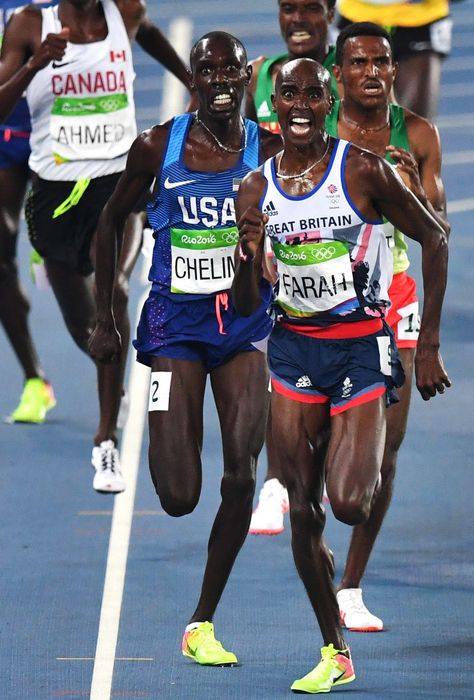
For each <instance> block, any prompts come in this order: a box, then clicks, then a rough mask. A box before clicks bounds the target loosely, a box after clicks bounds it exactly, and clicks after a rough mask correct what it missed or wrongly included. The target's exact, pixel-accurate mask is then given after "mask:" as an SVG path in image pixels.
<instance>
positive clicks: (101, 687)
mask: <svg viewBox="0 0 474 700" xmlns="http://www.w3.org/2000/svg"><path fill="white" fill-rule="evenodd" d="M191 34H192V25H191V23H190V22H189V20H188V19H186V18H176V20H175V21H174V22H172V23H171V25H170V29H169V34H168V38H169V40H170V43H171V44H172V45H173V46H174V47H175V48H176V50H177V52H178V53H179V54H180V55H181V56H183V54H185V53H186V52H189V43H188V45H185V44H184V43H183V40H184V41H188V42H190V37H191ZM174 93H175V91H174V89H173V92H172V93H171V92H169V91H165V92H164V93H163V96H164V100H166V101H168V100H170V101H171V104H172V106H173V109H174V110H175V113H177V112H180V111H182V107H183V105H182V104H179V105H178V101H177V99H176V95H175V94H174ZM178 94H180V93H179V91H178ZM165 112H166V108H165V107H162V114H165ZM148 264H149V263H148V261H147V260H146V259H145V260H144V262H143V265H144V266H148ZM145 297H146V292H145V293H144V294H143V296H142V298H141V299H140V302H139V305H138V309H137V312H138V313H137V318H138V314H139V313H140V310H141V307H142V305H143V303H144V300H145ZM149 374H150V372H149V370H148V369H147V368H145V367H144V366H143V365H140V364H139V363H138V362H133V365H132V370H131V376H130V383H129V393H130V412H129V416H128V420H127V423H126V425H125V430H124V433H123V439H122V448H121V461H122V464H123V465H124V477H125V480H126V483H127V488H126V490H125V492H124V493H123V494H121V495H120V496H116V497H115V501H114V509H113V516H112V524H111V528H110V540H109V551H108V555H107V566H106V572H105V581H104V590H103V594H102V606H101V611H100V620H99V631H98V635H97V646H96V652H95V661H94V669H93V672H92V683H91V693H90V700H110V698H111V693H112V680H113V674H114V663H115V652H116V649H117V639H118V631H119V623H120V612H121V607H122V599H123V590H124V585H125V574H126V569H127V557H128V548H129V542H130V531H131V527H132V519H133V508H134V502H135V491H136V485H137V478H138V468H139V463H140V451H141V446H142V441H143V429H144V424H145V413H146V403H147V395H148V385H149Z"/></svg>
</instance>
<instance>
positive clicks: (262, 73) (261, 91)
mask: <svg viewBox="0 0 474 700" xmlns="http://www.w3.org/2000/svg"><path fill="white" fill-rule="evenodd" d="M285 58H288V54H287V53H279V54H275V55H274V56H269V58H266V59H265V61H264V62H263V63H262V65H261V66H260V70H259V71H258V75H257V84H256V86H255V98H254V102H255V104H257V105H260V104H261V103H262V102H263V101H264V100H268V98H269V94H268V81H270V94H271V93H272V92H273V86H272V84H271V79H272V76H271V71H272V68H273V66H274V65H275V63H278V61H282V60H283V59H285ZM268 108H269V109H271V105H268Z"/></svg>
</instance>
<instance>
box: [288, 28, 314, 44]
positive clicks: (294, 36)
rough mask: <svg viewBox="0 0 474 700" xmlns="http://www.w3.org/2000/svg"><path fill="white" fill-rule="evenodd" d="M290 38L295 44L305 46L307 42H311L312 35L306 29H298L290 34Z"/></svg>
mask: <svg viewBox="0 0 474 700" xmlns="http://www.w3.org/2000/svg"><path fill="white" fill-rule="evenodd" d="M288 38H289V39H290V40H291V41H292V42H293V43H294V44H304V43H305V42H306V41H310V39H311V34H310V33H309V32H308V31H306V29H296V30H295V31H292V32H290V33H289V35H288Z"/></svg>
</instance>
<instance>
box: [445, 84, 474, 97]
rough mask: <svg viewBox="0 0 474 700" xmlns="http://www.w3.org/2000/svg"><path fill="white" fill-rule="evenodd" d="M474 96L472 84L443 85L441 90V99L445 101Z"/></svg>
mask: <svg viewBox="0 0 474 700" xmlns="http://www.w3.org/2000/svg"><path fill="white" fill-rule="evenodd" d="M472 95H474V85H473V84H472V83H471V82H469V83H468V82H463V83H450V84H449V85H443V87H442V89H441V99H443V100H445V99H447V98H448V97H449V98H452V97H472Z"/></svg>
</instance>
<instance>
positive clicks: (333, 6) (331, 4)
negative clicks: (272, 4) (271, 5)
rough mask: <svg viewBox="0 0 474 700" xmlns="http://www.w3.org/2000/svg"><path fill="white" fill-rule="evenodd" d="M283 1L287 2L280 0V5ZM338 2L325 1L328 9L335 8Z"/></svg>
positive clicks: (334, 0) (335, 0) (332, 0)
mask: <svg viewBox="0 0 474 700" xmlns="http://www.w3.org/2000/svg"><path fill="white" fill-rule="evenodd" d="M282 2H285V0H278V4H279V5H280V4H281V3H282ZM336 2H337V0H325V3H326V5H327V8H328V10H333V9H334V8H335V7H336Z"/></svg>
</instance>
